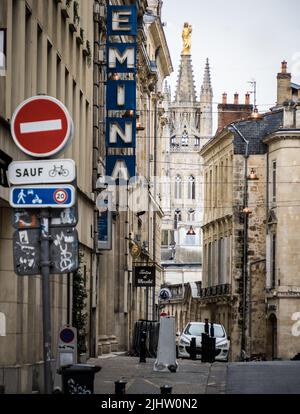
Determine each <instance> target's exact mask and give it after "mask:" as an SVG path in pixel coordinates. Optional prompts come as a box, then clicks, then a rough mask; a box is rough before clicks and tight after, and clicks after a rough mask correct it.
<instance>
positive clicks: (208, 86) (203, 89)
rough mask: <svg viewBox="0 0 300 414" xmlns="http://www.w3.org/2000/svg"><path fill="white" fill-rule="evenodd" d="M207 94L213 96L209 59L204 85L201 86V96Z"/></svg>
mask: <svg viewBox="0 0 300 414" xmlns="http://www.w3.org/2000/svg"><path fill="white" fill-rule="evenodd" d="M207 93H210V94H211V95H212V87H211V80H210V67H209V60H208V58H207V59H206V65H205V70H204V78H203V84H202V86H201V95H203V94H207Z"/></svg>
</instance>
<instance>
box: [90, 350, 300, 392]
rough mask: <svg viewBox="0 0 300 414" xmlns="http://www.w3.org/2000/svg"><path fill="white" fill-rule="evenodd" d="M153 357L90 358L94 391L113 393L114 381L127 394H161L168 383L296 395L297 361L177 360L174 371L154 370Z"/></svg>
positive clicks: (299, 381)
mask: <svg viewBox="0 0 300 414" xmlns="http://www.w3.org/2000/svg"><path fill="white" fill-rule="evenodd" d="M154 361H155V360H154V359H147V362H146V363H144V364H140V363H139V358H135V357H127V356H122V355H118V356H116V355H115V356H111V357H108V358H99V359H97V360H96V359H95V360H91V362H92V363H94V364H96V365H100V366H101V367H102V369H101V371H100V373H99V374H97V375H96V378H95V392H96V393H97V394H110V395H113V394H114V392H115V384H114V383H115V381H118V380H120V379H122V380H125V381H127V385H126V394H144V395H145V394H146V395H150V394H160V387H161V386H163V385H171V386H172V387H173V389H172V393H173V394H299V393H300V375H299V373H300V361H270V362H245V363H229V364H226V363H221V362H216V363H214V364H206V363H205V364H202V363H201V361H199V360H198V361H191V360H188V359H180V360H178V363H179V369H178V370H177V372H176V373H170V374H169V373H158V372H154V371H153V365H154Z"/></svg>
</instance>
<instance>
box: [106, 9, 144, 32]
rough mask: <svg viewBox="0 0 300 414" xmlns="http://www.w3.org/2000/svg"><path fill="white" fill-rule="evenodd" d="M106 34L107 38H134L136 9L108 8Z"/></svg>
mask: <svg viewBox="0 0 300 414" xmlns="http://www.w3.org/2000/svg"><path fill="white" fill-rule="evenodd" d="M107 34H108V36H116V35H117V36H120V35H123V36H136V35H137V7H136V6H108V9H107Z"/></svg>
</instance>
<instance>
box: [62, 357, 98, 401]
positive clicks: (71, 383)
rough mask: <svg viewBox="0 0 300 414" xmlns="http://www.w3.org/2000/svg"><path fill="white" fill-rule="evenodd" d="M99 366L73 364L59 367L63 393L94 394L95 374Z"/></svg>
mask: <svg viewBox="0 0 300 414" xmlns="http://www.w3.org/2000/svg"><path fill="white" fill-rule="evenodd" d="M100 370H101V367H97V366H95V365H89V364H74V365H68V366H65V367H61V368H60V369H59V370H58V373H59V374H60V375H61V376H62V387H63V394H94V379H95V374H96V373H97V372H99V371H100Z"/></svg>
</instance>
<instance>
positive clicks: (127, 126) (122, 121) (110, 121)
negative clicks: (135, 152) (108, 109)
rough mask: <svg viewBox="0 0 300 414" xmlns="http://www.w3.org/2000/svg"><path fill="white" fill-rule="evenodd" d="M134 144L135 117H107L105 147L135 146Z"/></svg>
mask: <svg viewBox="0 0 300 414" xmlns="http://www.w3.org/2000/svg"><path fill="white" fill-rule="evenodd" d="M135 146H136V119H135V117H134V118H107V119H106V147H107V148H135Z"/></svg>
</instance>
